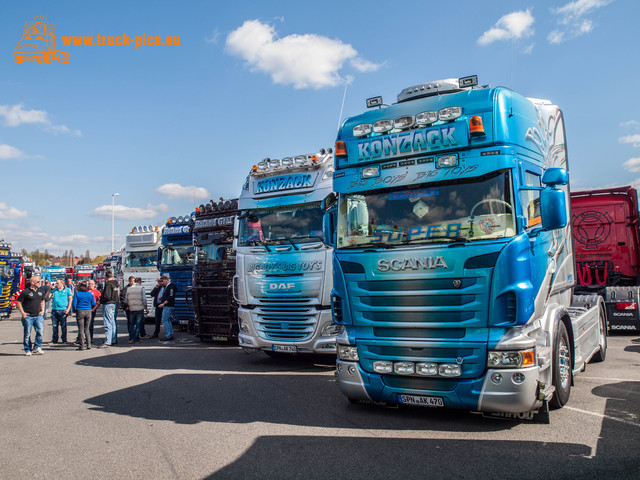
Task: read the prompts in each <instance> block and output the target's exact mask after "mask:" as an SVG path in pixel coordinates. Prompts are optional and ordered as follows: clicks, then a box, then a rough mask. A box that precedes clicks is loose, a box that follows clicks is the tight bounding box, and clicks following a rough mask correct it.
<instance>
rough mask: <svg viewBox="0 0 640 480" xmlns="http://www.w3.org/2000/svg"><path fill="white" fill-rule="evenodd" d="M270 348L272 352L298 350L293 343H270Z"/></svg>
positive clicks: (293, 351)
mask: <svg viewBox="0 0 640 480" xmlns="http://www.w3.org/2000/svg"><path fill="white" fill-rule="evenodd" d="M271 349H272V350H273V351H274V352H283V353H296V352H297V351H298V347H296V346H295V345H271Z"/></svg>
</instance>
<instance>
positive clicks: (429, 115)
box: [416, 111, 438, 125]
mask: <svg viewBox="0 0 640 480" xmlns="http://www.w3.org/2000/svg"><path fill="white" fill-rule="evenodd" d="M437 121H438V112H433V111H429V112H421V113H419V114H417V115H416V123H417V124H418V125H430V124H432V123H435V122H437Z"/></svg>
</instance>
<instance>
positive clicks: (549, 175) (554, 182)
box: [542, 168, 569, 187]
mask: <svg viewBox="0 0 640 480" xmlns="http://www.w3.org/2000/svg"><path fill="white" fill-rule="evenodd" d="M542 183H544V184H545V185H548V186H550V187H556V186H558V185H566V184H567V183H569V174H568V173H567V171H566V170H565V169H564V168H547V169H546V170H545V172H544V174H543V175H542Z"/></svg>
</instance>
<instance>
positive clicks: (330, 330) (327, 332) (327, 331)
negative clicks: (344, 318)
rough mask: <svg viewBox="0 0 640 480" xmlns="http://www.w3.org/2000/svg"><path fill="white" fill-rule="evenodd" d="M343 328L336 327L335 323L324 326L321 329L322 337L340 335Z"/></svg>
mask: <svg viewBox="0 0 640 480" xmlns="http://www.w3.org/2000/svg"><path fill="white" fill-rule="evenodd" d="M343 328H344V327H343V326H342V325H338V324H336V323H330V324H328V325H325V326H324V328H323V329H322V336H323V337H334V336H336V335H340V333H342V329H343Z"/></svg>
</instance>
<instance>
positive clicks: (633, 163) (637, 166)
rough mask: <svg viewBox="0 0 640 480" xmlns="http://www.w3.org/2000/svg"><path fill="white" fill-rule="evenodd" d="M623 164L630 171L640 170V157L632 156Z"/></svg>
mask: <svg viewBox="0 0 640 480" xmlns="http://www.w3.org/2000/svg"><path fill="white" fill-rule="evenodd" d="M622 166H623V167H624V168H626V169H627V170H629V171H630V172H640V157H636V158H630V159H629V160H627V161H626V162H624V163H623V164H622Z"/></svg>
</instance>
